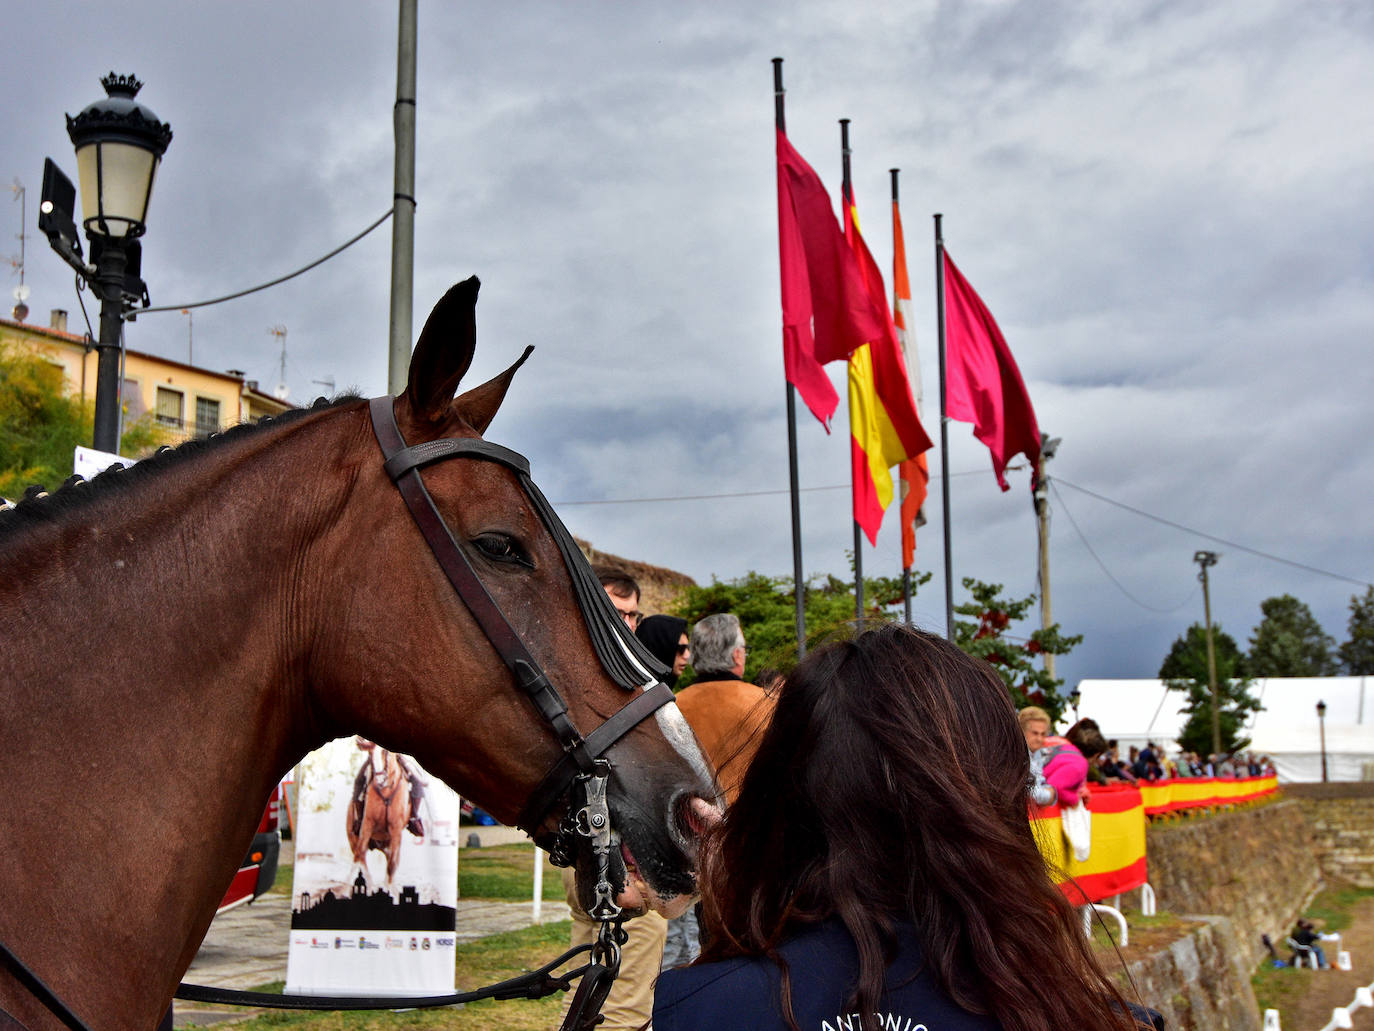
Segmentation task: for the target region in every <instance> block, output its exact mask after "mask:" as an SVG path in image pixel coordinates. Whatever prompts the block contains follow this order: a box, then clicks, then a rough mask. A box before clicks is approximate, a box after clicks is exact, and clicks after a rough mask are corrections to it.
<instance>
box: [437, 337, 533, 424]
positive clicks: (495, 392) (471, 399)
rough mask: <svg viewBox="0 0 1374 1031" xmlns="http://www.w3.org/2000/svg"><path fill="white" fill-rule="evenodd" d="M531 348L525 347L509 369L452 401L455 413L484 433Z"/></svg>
mask: <svg viewBox="0 0 1374 1031" xmlns="http://www.w3.org/2000/svg"><path fill="white" fill-rule="evenodd" d="M533 350H534V348H533V347H527V348H525V353H524V354H522V355H521V356H520V357H519V358H517V359H516V360H515V364H514V365H512V366H511V367H510V368H509V369H507V370H506V371H505V372H503V373H501V375H499V376H496V377H494V378H492V379H489V380H487V381H486V382H485V383H483V384H482V385H481V386H480V387H473V388H472V389H471V390H469V391H468V392H467V393H465V394H463V395H462V396H461V397H460V398H458V400H457V401H455V402H454V403H453V407H454V408H455V410H456V411H457V413H458V414H459V415H460V416H462V417H463V420H464V421H465V422H466V423H467V424H468V425H469V426H471V427H472V428H473V429H474V430H476V431H477V432H478V433H485V432H486V431H487V427H488V426H490V425H491V420H492V419H494V418H495V417H496V410H497V409H498V408H500V407H501V402H502V400H504V399H505V396H506V390H507V389H508V388H509V387H510V381H511V379H512V378H514V376H515V370H516V369H518V368H520V366H522V365H524V364H525V359H526V358H528V357H529V356H530V353H531V352H532V351H533Z"/></svg>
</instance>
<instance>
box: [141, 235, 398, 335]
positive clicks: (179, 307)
mask: <svg viewBox="0 0 1374 1031" xmlns="http://www.w3.org/2000/svg"><path fill="white" fill-rule="evenodd" d="M395 211H396V209H395V208H388V209H387V210H386V211H385V212H383V213H382V216H381V217H380V218H379V219H377V221H375V222H373V223H372V224H371V225H370V226H368V227H367V228H366V229H364V230H363V231H362V232H361V233H359V234H358V235H357V236H355V237H353V238H352V239H350V240H348V241H347V242H345V243H341V244H339V246H337V247H335V248H334V249H333V250H332V251H330V252H329V253H328V254H326V255H324V256H323V257H321V258H316V259H315V260H314V261H312V262H311V263H310V264H309V265H302V266H301V267H300V268H298V269H296V271H295V272H288V273H287V274H286V275H284V276H278V277H277V278H276V279H273V280H270V281H269V282H266V283H261V284H259V285H258V286H250V287H249V288H248V289H247V290H239V291H236V292H235V293H232V294H225V295H224V296H223V297H212V298H210V299H209V300H208V301H194V302H192V303H190V304H164V305H161V306H159V307H157V308H140V309H138V310H137V311H132V312H129V313H127V314H126V315H125V316H124V318H126V319H130V318H133V317H135V316H138V315H151V314H152V313H153V312H158V311H185V310H186V309H187V308H204V307H206V306H207V305H211V304H222V303H223V302H225V301H232V300H235V299H236V298H239V297H247V296H248V295H249V294H255V293H257V292H258V291H259V290H266V289H267V288H268V287H270V286H276V285H277V284H278V283H285V282H286V281H287V280H288V279H295V278H296V277H297V276H299V275H301V274H302V273H304V272H309V271H310V270H311V269H312V268H314V267H315V266H317V265H323V264H324V263H325V262H326V261H328V260H329V259H330V258H332V257H334V256H335V255H336V254H340V253H342V252H343V251H346V250H347V249H348V248H350V247H352V246H353V245H354V244H355V243H357V242H358V241H359V240H361V239H362V238H363V237H364V236H366V235H367V234H368V233H370V232H372V230H374V229H376V228H377V227H378V226H379V225H381V224H382V223H383V222H385V221H386V220H387V219H389V218H390V217H391V216H392V215H393V214H395Z"/></svg>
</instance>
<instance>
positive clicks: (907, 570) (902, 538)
mask: <svg viewBox="0 0 1374 1031" xmlns="http://www.w3.org/2000/svg"><path fill="white" fill-rule="evenodd" d="M887 171H888V174H889V175H890V176H892V211H893V216H894V221H893V224H892V225H893V240H892V251H893V262H892V265H893V268H892V307H893V309H894V310H895V309H896V307H897V267H896V266H897V261H896V259H897V253H896V252H897V239H896V227H897V223H896V221H895V216H896V212H897V200H898V198H897V175H898V173H899V172H900V171H901V169H899V168H889V169H888V170H887ZM902 262H903V264H905V262H906V253H905V251H903V253H902ZM906 331H907V333H914V332H915V331H916V327H915V326H907V327H906ZM902 357H903V358H906V357H907V355H906V354H905V352H904V353H903V354H902ZM908 375H910V373H908ZM918 381H919V380H918ZM916 404H917V407H918V408H919V407H920V404H921V399H920V398H919V397H918V398H916ZM916 414H917V415H918V416H919V415H922V414H923V413H922V412H920V411H917V413H916ZM905 469H906V463H905V462H904V463H902V465H901V467H900V468H899V469H898V473H897V475H898V477H899V478H900V481H899V482H901V483H903V484H904V485H905V483H906V473H905V471H904V470H905ZM907 489H908V490H910V486H907ZM903 501H904V496H903V493H902V492H901V491H898V493H897V521H898V523H899V524H900V530H901V533H900V534H899V535H898V538H897V539H898V542H899V543H898V547H900V548H901V549H902V558H903V559H905V558H906V543H905V542H906V534H907V526H906V516H905V514H903V512H902V503H903ZM912 532H913V533H914V532H915V531H914V529H913V531H912ZM902 616H903V618H904V619H905V620H906V625H907V626H911V567H910V566H908V565H906V564H905V562H903V564H902Z"/></svg>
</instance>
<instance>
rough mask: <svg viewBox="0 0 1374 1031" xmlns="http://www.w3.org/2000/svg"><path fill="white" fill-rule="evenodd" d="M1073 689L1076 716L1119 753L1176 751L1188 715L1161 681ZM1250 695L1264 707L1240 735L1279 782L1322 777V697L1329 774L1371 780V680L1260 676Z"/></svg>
mask: <svg viewBox="0 0 1374 1031" xmlns="http://www.w3.org/2000/svg"><path fill="white" fill-rule="evenodd" d="M1366 680H1369V681H1370V682H1369V684H1368V685H1367V686H1366ZM1078 690H1079V694H1080V697H1079V701H1078V715H1080V716H1090V717H1092V718H1093V719H1095V720H1096V721H1097V722H1098V724H1099V725H1100V726H1101V728H1102V734H1103V736H1104V737H1106V738H1108V739H1112V738H1115V739H1116V740H1117V742H1118V744H1119V746H1120V750H1121V754H1122V756H1123V757H1124V756H1125V755H1126V752H1127V749H1128V748H1129V747H1130V746H1131V745H1135V746H1136V747H1137V748H1138V747H1141V746H1143V745H1144V744H1145V742H1146V741H1153V742H1155V743H1156V744H1158V745H1163V746H1164V748H1165V750H1166V751H1167V752H1169V753H1170V754H1171V755H1172V754H1173V753H1175V752H1176V751H1177V750H1178V742H1177V738H1178V734H1179V731H1181V730H1182V729H1183V724H1184V722H1185V721H1186V717H1185V716H1184V715H1183V714H1182V713H1181V712H1180V710H1181V709H1182V708H1183V706H1184V704H1186V702H1187V696H1186V695H1184V694H1183V693H1182V692H1179V691H1169V690H1168V689H1166V688H1165V686H1164V682H1163V681H1162V680H1081V681H1079V683H1078ZM1250 693H1251V694H1252V695H1253V696H1254V697H1256V698H1258V699H1259V701H1260V705H1262V706H1263V708H1262V709H1261V710H1260V711H1259V712H1257V713H1255V714H1253V715H1252V716H1251V718H1250V722H1249V723H1248V724H1247V725H1246V728H1245V731H1244V733H1243V735H1242V736H1244V737H1248V738H1250V745H1249V746H1248V748H1249V751H1252V752H1254V753H1255V754H1256V755H1267V756H1269V757H1270V758H1271V759H1272V760H1273V762H1274V765H1275V767H1276V768H1277V769H1278V771H1279V780H1280V781H1285V782H1288V781H1319V780H1321V779H1322V773H1321V753H1322V746H1321V737H1322V726H1321V723H1320V721H1319V720H1318V719H1317V702H1318V701H1323V702H1325V703H1326V717H1325V731H1326V764H1327V775H1328V777H1329V779H1330V780H1333V781H1351V780H1371V779H1374V678H1366V677H1261V678H1258V679H1256V680H1255V681H1253V682H1252V684H1251V686H1250Z"/></svg>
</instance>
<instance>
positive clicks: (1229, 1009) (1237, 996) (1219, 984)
mask: <svg viewBox="0 0 1374 1031" xmlns="http://www.w3.org/2000/svg"><path fill="white" fill-rule="evenodd" d="M1235 941H1236V931H1235V928H1234V927H1233V926H1232V924H1231V921H1229V920H1227V919H1226V918H1225V917H1216V916H1213V917H1204V918H1202V924H1201V926H1199V927H1198V928H1197V929H1196V930H1194V931H1193V932H1191V933H1190V934H1187V935H1184V936H1183V937H1182V938H1179V939H1178V940H1177V941H1174V942H1172V943H1171V944H1169V945H1168V946H1167V947H1165V948H1162V949H1159V950H1158V951H1156V952H1154V953H1153V954H1151V955H1149V956H1146V957H1144V958H1143V959H1138V960H1135V961H1134V962H1132V963H1130V964H1129V965H1128V966H1127V971H1128V972H1129V974H1130V980H1131V982H1132V984H1133V985H1134V991H1135V992H1138V993H1139V997H1140V998H1141V999H1143V1000H1144V1001H1145V1003H1146V1004H1147V1005H1149V1006H1151V1007H1153V1008H1154V1009H1157V1010H1159V1012H1160V1013H1162V1014H1163V1015H1164V1019H1165V1022H1166V1023H1165V1026H1166V1027H1167V1028H1169V1031H1218V1029H1222V1028H1225V1029H1227V1031H1258V1028H1259V1026H1260V1013H1259V1007H1258V1006H1257V1005H1256V1004H1255V993H1254V992H1253V991H1251V989H1250V970H1251V968H1252V966H1253V964H1249V963H1247V962H1245V961H1244V960H1243V959H1242V958H1241V956H1240V954H1239V952H1238V951H1237V950H1236V948H1235ZM1125 991H1126V993H1127V998H1133V993H1132V989H1131V988H1129V987H1127V988H1126V989H1125Z"/></svg>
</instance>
